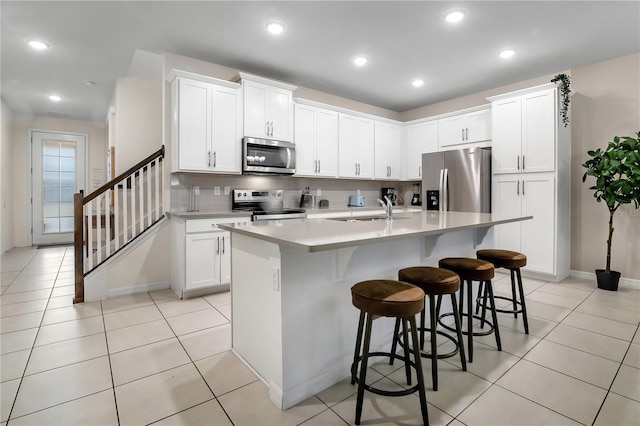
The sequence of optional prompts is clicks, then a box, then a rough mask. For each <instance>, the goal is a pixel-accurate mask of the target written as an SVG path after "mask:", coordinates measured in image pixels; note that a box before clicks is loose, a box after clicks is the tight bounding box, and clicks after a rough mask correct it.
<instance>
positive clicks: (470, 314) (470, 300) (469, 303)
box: [460, 280, 473, 362]
mask: <svg viewBox="0 0 640 426" xmlns="http://www.w3.org/2000/svg"><path fill="white" fill-rule="evenodd" d="M467 285H468V286H469V288H468V289H467V309H468V312H467V327H468V328H467V331H468V333H467V351H468V352H469V362H473V308H472V306H473V281H471V280H467ZM463 287H464V286H460V290H461V291H460V305H461V306H462V296H463V292H462V288H463ZM460 312H464V311H463V310H462V309H460Z"/></svg>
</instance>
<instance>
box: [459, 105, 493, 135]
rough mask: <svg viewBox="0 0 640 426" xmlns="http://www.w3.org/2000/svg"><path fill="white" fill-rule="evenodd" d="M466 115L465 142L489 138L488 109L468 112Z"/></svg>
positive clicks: (489, 114)
mask: <svg viewBox="0 0 640 426" xmlns="http://www.w3.org/2000/svg"><path fill="white" fill-rule="evenodd" d="M466 116H467V127H466V129H465V142H467V143H471V142H482V141H488V140H490V139H491V110H490V109H486V110H482V111H474V112H470V113H468V114H466Z"/></svg>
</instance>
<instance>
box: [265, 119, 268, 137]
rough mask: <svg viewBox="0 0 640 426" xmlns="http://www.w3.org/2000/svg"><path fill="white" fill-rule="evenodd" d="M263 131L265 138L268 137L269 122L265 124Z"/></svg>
mask: <svg viewBox="0 0 640 426" xmlns="http://www.w3.org/2000/svg"><path fill="white" fill-rule="evenodd" d="M265 129H266V130H265V133H266V134H267V136H269V122H268V121H267V122H266V123H265Z"/></svg>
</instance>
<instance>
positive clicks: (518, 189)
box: [516, 181, 520, 195]
mask: <svg viewBox="0 0 640 426" xmlns="http://www.w3.org/2000/svg"><path fill="white" fill-rule="evenodd" d="M516 195H520V181H518V185H517V186H516Z"/></svg>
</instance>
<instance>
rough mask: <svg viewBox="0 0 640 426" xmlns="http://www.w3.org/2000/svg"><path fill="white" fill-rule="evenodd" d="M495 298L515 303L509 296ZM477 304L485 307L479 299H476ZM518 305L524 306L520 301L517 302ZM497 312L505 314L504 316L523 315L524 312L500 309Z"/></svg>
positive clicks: (495, 297)
mask: <svg viewBox="0 0 640 426" xmlns="http://www.w3.org/2000/svg"><path fill="white" fill-rule="evenodd" d="M493 298H494V299H501V300H507V301H509V302H511V303H513V299H511V298H510V297H507V296H496V295H494V296H493ZM476 303H477V304H478V305H479V306H480V307H485V306H484V305H483V304H482V301H481V300H480V298H479V297H478V298H477V299H476ZM516 305H518V306H522V302H520V301H519V300H516ZM486 308H487V309H488V307H486ZM496 312H500V313H503V314H521V313H522V312H523V311H522V308H520V309H516V310H513V309H498V308H496ZM485 321H486V320H485Z"/></svg>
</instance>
